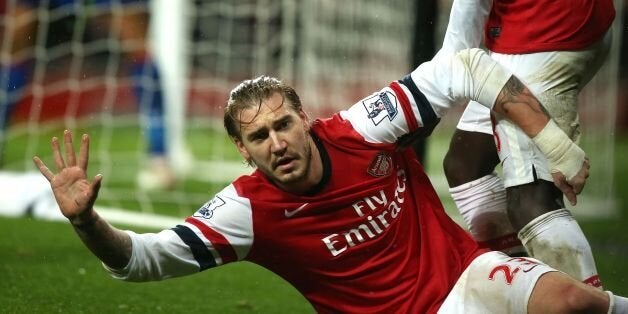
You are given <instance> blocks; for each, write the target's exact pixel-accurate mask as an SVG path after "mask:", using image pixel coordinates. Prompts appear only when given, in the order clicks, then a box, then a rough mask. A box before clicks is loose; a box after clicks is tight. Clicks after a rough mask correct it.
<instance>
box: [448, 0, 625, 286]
mask: <svg viewBox="0 0 628 314" xmlns="http://www.w3.org/2000/svg"><path fill="white" fill-rule="evenodd" d="M614 13H615V11H614V8H613V2H612V1H611V0H599V1H588V0H577V1H538V0H516V1H501V0H495V1H492V6H491V1H488V0H455V1H454V2H453V5H452V11H451V17H450V21H449V25H448V30H447V34H446V39H445V41H446V42H449V44H448V47H456V49H462V48H469V47H479V46H480V45H481V44H482V43H484V44H485V45H486V46H487V47H488V49H489V50H490V51H491V57H492V58H493V59H495V60H496V61H498V62H499V63H500V64H501V65H503V66H505V67H507V68H508V69H509V70H511V71H512V72H513V73H514V75H516V76H517V78H519V79H520V80H521V81H522V82H523V83H524V84H525V85H526V86H528V87H529V88H530V90H531V92H532V93H533V94H534V95H535V96H536V97H537V99H538V100H539V102H540V103H541V104H542V106H543V110H544V111H546V112H547V113H548V114H549V115H550V116H551V117H552V120H553V121H554V122H555V123H554V122H553V123H552V124H550V125H548V127H552V128H559V129H562V130H563V131H564V132H565V133H567V134H568V135H569V137H570V138H571V139H572V140H574V141H576V142H577V141H578V137H579V135H580V125H579V122H578V112H577V100H578V93H579V91H580V90H582V88H583V87H584V86H585V85H586V84H587V82H588V81H589V80H590V79H591V77H592V76H593V75H594V74H595V73H596V71H597V70H598V69H599V68H600V66H601V64H602V63H603V61H604V59H605V56H606V55H607V53H608V50H609V46H610V37H609V36H608V34H607V31H608V29H609V27H610V25H611V23H612V21H613V18H614ZM474 30H475V31H474ZM600 105H603V104H600ZM537 142H541V143H542V142H543V141H540V140H537ZM500 160H501V161H502V166H503V171H502V172H503V177H502V178H500V177H499V176H498V175H497V174H496V173H495V172H494V169H495V166H496V165H497V164H498V163H499V162H500ZM444 169H445V175H446V177H447V180H448V183H449V186H450V192H451V195H452V197H453V199H454V201H455V203H456V204H457V207H458V210H459V211H460V213H461V214H462V216H463V218H464V220H465V222H466V223H467V225H468V227H469V230H470V232H471V233H472V235H473V237H474V238H475V239H476V240H477V241H479V242H480V243H481V244H482V245H483V246H485V247H488V248H491V249H494V250H502V251H504V252H506V253H508V254H511V255H513V256H517V255H521V254H526V249H527V253H529V254H530V255H531V256H533V257H535V258H537V259H539V260H542V261H543V262H545V263H547V264H548V265H550V266H552V267H554V268H557V269H559V270H561V271H564V272H566V273H567V274H569V275H571V276H573V277H574V278H577V279H579V280H581V281H583V282H585V283H588V284H590V285H592V286H595V287H600V288H601V285H602V284H601V281H600V279H599V276H598V272H597V269H596V266H595V261H594V259H593V255H592V252H591V248H590V246H589V243H588V241H587V239H586V238H585V236H584V234H583V232H582V230H581V229H580V227H579V225H578V223H577V222H576V220H575V219H574V217H573V216H572V215H571V213H570V212H569V210H567V209H566V208H565V204H564V201H563V197H562V195H561V192H560V190H559V189H558V188H557V187H555V186H554V184H552V175H553V171H552V170H551V169H549V168H548V164H547V160H546V158H545V157H544V156H543V154H542V152H541V150H539V148H538V147H536V145H535V144H534V143H533V142H532V140H531V139H530V138H529V137H528V136H527V135H526V134H524V133H523V132H521V130H520V129H518V128H517V127H516V126H515V125H514V124H513V123H511V122H509V121H507V120H506V119H503V117H502V116H500V115H499V114H491V113H490V112H489V110H488V109H486V108H485V107H483V106H482V105H480V104H478V103H477V102H473V101H472V102H470V103H469V105H468V106H467V108H466V109H465V112H464V113H463V115H462V117H461V119H460V121H459V123H458V126H457V129H456V131H455V133H454V135H453V137H452V139H451V143H450V147H449V151H448V153H447V155H446V157H445V159H444ZM567 199H568V200H569V201H570V202H571V204H572V205H575V204H576V199H574V198H570V197H567ZM521 243H523V245H524V246H525V248H524V247H522V245H521Z"/></svg>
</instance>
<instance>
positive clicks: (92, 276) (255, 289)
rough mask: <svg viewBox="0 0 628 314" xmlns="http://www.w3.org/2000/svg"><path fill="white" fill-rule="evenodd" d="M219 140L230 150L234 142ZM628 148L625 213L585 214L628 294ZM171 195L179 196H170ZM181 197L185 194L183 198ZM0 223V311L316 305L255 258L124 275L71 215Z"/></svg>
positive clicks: (607, 264)
mask: <svg viewBox="0 0 628 314" xmlns="http://www.w3.org/2000/svg"><path fill="white" fill-rule="evenodd" d="M60 131H61V129H56V130H51V131H50V132H45V134H41V139H39V140H38V142H37V143H38V144H37V145H35V146H34V150H33V151H34V152H35V153H37V154H39V155H41V156H49V151H50V148H49V145H48V143H49V138H50V136H52V135H56V136H59V135H60V134H61V133H60ZM86 131H88V132H90V134H92V137H93V138H94V143H93V146H92V147H93V148H95V149H96V148H97V147H98V146H99V145H103V139H105V138H103V137H102V136H100V134H99V133H98V132H100V131H98V130H86ZM79 132H82V130H80V131H79ZM116 132H122V130H120V129H119V130H117V131H116ZM128 132H131V133H133V132H134V133H133V134H131V133H129V134H118V135H116V136H115V137H111V138H116V139H121V140H116V141H115V143H116V144H113V146H111V148H108V151H109V152H111V153H112V154H115V151H116V150H120V151H122V150H125V151H128V150H129V149H131V150H133V149H136V150H137V149H138V148H137V147H135V148H134V146H141V145H140V144H139V143H140V142H141V140H138V139H139V138H141V137H140V136H139V135H138V134H137V131H128ZM78 134H80V133H78ZM190 138H191V139H196V140H198V141H199V143H196V144H193V145H194V146H193V147H197V148H196V149H200V150H199V151H195V152H194V153H195V154H203V155H204V154H210V153H211V150H213V149H215V146H216V145H230V144H228V142H224V141H222V140H218V139H212V137H211V135H210V136H209V137H208V135H207V134H205V135H200V134H194V135H192V136H190ZM20 141H25V137H20V136H17V137H14V138H12V141H11V143H10V144H11V145H10V147H9V149H8V151H7V153H8V154H7V156H6V157H7V159H6V161H8V163H9V165H12V167H13V168H16V169H17V168H19V167H20V166H19V165H21V164H28V161H27V162H24V161H23V159H24V156H25V149H26V148H27V147H28V145H27V144H25V143H24V142H21V143H20ZM220 141H222V142H220ZM217 143H221V144H217ZM446 143H447V140H446V138H445V139H442V138H439V137H438V135H436V136H435V138H434V139H433V142H432V144H433V145H434V146H435V147H437V146H438V145H440V146H443V145H446ZM221 149H224V150H225V151H229V149H228V148H221ZM441 153H442V152H440V151H439V150H438V149H430V157H429V160H428V166H429V167H428V172H431V171H435V170H434V169H438V168H439V167H440V160H441V159H442V155H440V154H441ZM627 153H628V137H625V136H624V137H618V138H617V141H616V145H615V182H614V184H615V191H616V199H617V201H618V204H619V212H618V214H616V215H615V216H613V217H611V218H599V219H587V220H581V221H580V223H581V226H582V228H583V230H584V232H585V234H586V235H587V237H588V239H589V241H590V243H591V246H592V249H593V251H594V254H595V257H596V261H597V265H598V269H599V273H600V277H601V279H602V281H603V283H604V285H605V289H607V290H611V291H613V292H615V293H617V294H620V295H628V267H627V266H628V232H626V231H625V230H626V229H625V226H626V225H627V224H628V193H626V188H625V187H626V186H628V164H626V163H625V162H624V159H623V156H626V154H627ZM229 154H231V155H229V156H230V158H231V157H233V158H237V155H236V154H233V152H232V153H229ZM114 156H115V155H114ZM117 162H118V161H116V160H114V161H113V163H114V166H113V167H111V169H112V170H111V171H112V172H111V173H110V175H109V176H108V177H106V178H105V179H106V180H107V178H111V179H110V180H109V181H105V182H108V184H109V186H108V188H110V189H111V191H117V190H118V189H129V190H131V191H134V190H133V187H132V184H131V183H129V180H122V179H120V178H117V179H116V176H124V175H125V174H124V173H123V172H125V171H128V169H133V167H135V169H136V168H137V167H139V165H138V164H137V163H136V164H131V165H130V166H129V167H130V168H125V167H121V165H117V164H116V163H117ZM102 165H103V164H102V163H99V162H98V161H95V162H94V164H92V165H91V166H92V167H90V169H91V170H92V171H90V173H91V172H93V174H95V173H97V172H96V171H97V170H95V169H98V167H101V166H102ZM116 165H117V166H116ZM125 169H126V170H125ZM592 171H595V169H592ZM208 175H209V174H208ZM112 177H113V178H112ZM221 187H222V185H212V184H207V183H206V182H199V181H192V180H190V181H186V182H184V184H182V186H181V189H182V191H183V193H185V191H190V194H193V195H194V193H197V194H200V195H202V196H200V197H198V199H196V198H194V197H192V198H185V197H181V196H177V197H174V196H173V197H171V196H168V195H167V196H166V197H163V195H160V196H161V199H164V201H162V202H159V203H157V204H156V205H155V206H154V208H155V211H156V212H159V213H166V214H171V215H173V216H178V217H184V216H186V215H189V214H190V213H191V212H193V211H194V210H195V209H196V208H197V207H198V206H199V205H201V204H202V202H203V201H204V200H206V199H208V198H209V197H211V195H212V194H213V193H215V192H216V191H217V190H218V189H219V188H221ZM131 194H133V192H131ZM150 196H151V195H150V194H149V195H148V197H150ZM175 196H176V195H175ZM170 198H172V200H170V201H168V200H169V199H170ZM181 199H184V200H185V202H181ZM443 199H444V204H445V206H446V207H447V208H448V209H449V210H450V211H452V209H453V204H452V203H451V201H450V200H449V198H448V197H447V196H446V195H443ZM105 202H109V203H111V204H109V203H107V204H106V205H112V204H123V205H125V207H126V208H129V209H135V210H140V209H139V208H140V205H138V203H137V201H136V200H133V199H128V200H121V198H120V197H118V198H117V201H116V198H115V197H113V198H112V199H111V200H106V201H105ZM116 202H117V203H116ZM100 204H101V205H103V204H102V203H100ZM191 204H193V205H191ZM173 208H174V210H173ZM453 211H455V209H453ZM130 228H131V229H134V230H136V231H142V230H138V229H137V228H133V227H130ZM0 230H2V236H1V237H0V252H1V253H0V291H2V293H0V312H3V313H52V312H70V313H157V312H164V313H166V312H170V313H177V312H190V311H192V312H201V311H212V312H219V313H236V312H237V313H243V312H244V313H246V312H251V313H308V312H312V308H311V306H310V305H309V304H308V303H307V302H306V301H305V299H304V298H303V297H302V296H301V295H299V294H298V292H297V291H296V290H295V289H294V288H292V287H291V286H289V285H288V284H287V283H286V282H284V281H283V280H282V279H280V278H279V277H277V276H276V275H274V274H272V273H270V272H268V271H266V270H264V269H262V268H260V267H258V266H256V265H253V264H250V263H236V264H232V265H227V266H224V267H219V268H217V269H212V270H209V271H206V272H204V273H201V274H198V275H196V276H191V277H187V278H177V279H172V280H166V281H163V282H153V283H141V284H135V283H125V282H120V281H116V280H114V279H111V278H109V277H108V275H106V274H105V272H104V271H103V270H102V268H101V266H100V263H99V262H98V261H97V259H96V258H95V257H93V256H92V255H91V253H89V252H88V251H87V250H86V249H85V248H84V247H83V245H82V244H81V242H80V240H79V239H78V238H77V237H76V236H75V234H74V232H73V230H72V228H71V227H70V226H69V225H67V223H56V222H46V221H37V220H34V219H31V218H28V217H22V218H1V217H0ZM146 231H149V230H146Z"/></svg>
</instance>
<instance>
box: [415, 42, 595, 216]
mask: <svg viewBox="0 0 628 314" xmlns="http://www.w3.org/2000/svg"><path fill="white" fill-rule="evenodd" d="M411 77H412V80H413V81H414V82H415V84H416V85H417V86H418V87H419V89H420V90H421V92H422V93H423V94H424V95H425V97H426V98H427V100H428V101H429V103H430V104H431V106H432V108H433V109H434V111H435V113H436V115H437V116H439V117H440V116H443V115H444V114H446V112H447V111H448V110H449V109H450V108H452V107H453V106H455V105H462V104H465V103H466V102H467V101H469V100H475V101H477V102H478V103H480V104H482V105H484V106H486V107H488V108H489V109H491V110H493V111H495V112H497V113H499V114H502V115H503V116H504V117H505V118H507V119H509V120H511V121H513V123H515V124H516V125H517V126H518V127H519V128H521V130H522V131H523V132H525V133H526V134H527V135H528V136H529V137H530V138H531V139H532V140H533V141H534V143H535V144H536V145H537V146H538V147H539V149H540V150H541V152H543V154H544V155H545V157H546V158H547V160H548V161H549V164H550V169H551V171H552V176H553V178H554V184H555V185H556V186H557V187H558V188H559V189H560V190H561V191H562V192H563V193H564V194H565V196H566V197H567V199H568V200H569V201H570V202H571V203H572V204H575V203H576V195H577V194H578V193H580V192H581V191H582V188H583V187H584V183H585V181H586V178H587V177H588V173H589V163H588V160H587V159H586V157H585V154H584V152H583V151H582V149H580V148H579V147H578V146H577V145H576V144H575V143H573V141H572V140H571V139H570V138H569V137H568V136H567V135H566V134H565V133H564V132H563V131H562V130H561V129H560V128H559V127H558V126H557V125H556V123H554V121H553V120H551V119H550V118H549V116H548V115H547V113H546V112H545V110H544V109H543V107H542V106H541V104H540V103H539V101H538V100H537V99H536V97H534V95H532V93H531V92H530V91H529V90H528V89H527V88H526V87H525V86H524V85H523V84H522V83H521V81H519V80H518V79H517V78H516V77H515V76H513V75H512V73H511V72H510V71H508V70H507V69H506V68H504V67H502V66H500V65H499V64H498V63H497V62H496V61H495V60H493V59H491V57H489V55H488V54H487V53H486V52H484V51H483V50H481V49H477V48H473V49H463V50H461V51H460V52H458V53H456V54H455V55H451V56H449V57H443V58H439V59H433V60H432V61H430V62H425V63H423V64H421V65H420V66H419V67H418V68H417V69H416V70H414V71H413V72H412V73H411Z"/></svg>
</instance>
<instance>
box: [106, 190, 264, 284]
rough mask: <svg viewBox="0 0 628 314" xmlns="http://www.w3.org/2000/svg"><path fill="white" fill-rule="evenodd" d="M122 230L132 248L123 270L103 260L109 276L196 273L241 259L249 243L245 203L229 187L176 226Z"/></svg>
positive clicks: (147, 277)
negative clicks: (147, 230)
mask: <svg viewBox="0 0 628 314" xmlns="http://www.w3.org/2000/svg"><path fill="white" fill-rule="evenodd" d="M127 233H128V234H129V235H130V236H131V241H132V248H133V249H132V254H131V259H130V261H129V264H128V265H127V266H126V267H124V268H123V269H113V268H110V267H107V266H106V265H104V264H103V266H104V267H105V269H106V270H107V271H108V272H109V273H110V274H111V276H112V277H114V278H117V279H122V280H127V281H152V280H162V279H167V278H172V277H179V276H184V275H188V274H193V273H197V272H199V271H203V270H206V269H209V268H213V267H216V266H219V265H223V264H227V263H230V262H234V261H238V260H242V259H244V258H245V257H246V255H247V254H248V252H249V250H250V248H251V245H252V243H253V222H252V212H251V207H250V202H249V201H248V200H247V199H245V198H242V197H239V196H238V195H237V193H236V191H235V188H234V187H233V185H229V186H228V187H226V188H225V189H224V190H222V191H221V192H220V193H218V194H216V196H215V197H214V198H213V199H212V200H210V201H209V202H207V203H206V204H205V205H203V206H202V207H201V208H200V209H199V210H198V211H197V212H196V213H195V214H194V215H193V216H191V217H189V218H187V219H186V221H185V223H183V224H181V225H177V226H176V227H174V228H172V229H169V230H163V231H161V232H159V233H144V234H136V233H134V232H131V231H127Z"/></svg>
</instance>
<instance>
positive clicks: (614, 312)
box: [606, 291, 628, 314]
mask: <svg viewBox="0 0 628 314" xmlns="http://www.w3.org/2000/svg"><path fill="white" fill-rule="evenodd" d="M606 293H607V294H608V298H609V300H610V304H609V306H608V314H628V298H624V297H621V296H618V295H614V294H613V293H612V292H610V291H606Z"/></svg>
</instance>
